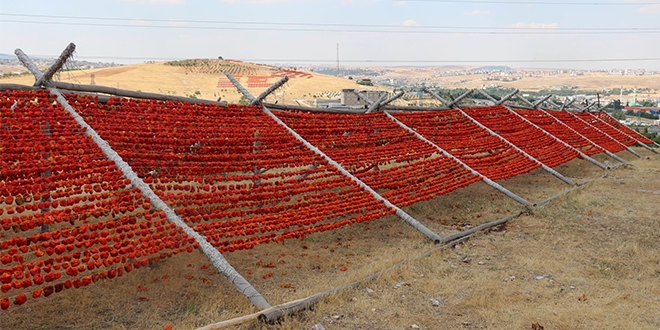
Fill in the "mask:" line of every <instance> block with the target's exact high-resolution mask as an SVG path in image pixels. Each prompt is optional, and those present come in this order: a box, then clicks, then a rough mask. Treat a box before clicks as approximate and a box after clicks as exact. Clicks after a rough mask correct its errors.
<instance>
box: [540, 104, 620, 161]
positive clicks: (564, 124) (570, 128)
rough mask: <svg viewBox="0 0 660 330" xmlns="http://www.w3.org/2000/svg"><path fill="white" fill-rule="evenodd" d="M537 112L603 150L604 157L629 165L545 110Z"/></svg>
mask: <svg viewBox="0 0 660 330" xmlns="http://www.w3.org/2000/svg"><path fill="white" fill-rule="evenodd" d="M539 110H541V111H543V113H545V114H546V115H548V116H550V117H552V118H553V119H554V120H555V122H557V123H558V124H560V125H562V126H564V128H567V129H568V130H570V131H572V132H573V133H575V134H577V135H579V136H581V137H582V138H583V139H585V140H587V141H589V143H591V144H592V145H593V146H595V147H597V148H599V149H600V150H603V152H604V153H605V154H606V155H608V156H610V157H612V158H614V159H616V160H617V161H618V162H620V163H623V164H629V163H628V162H627V161H626V160H625V159H623V158H621V157H619V156H617V155H615V154H614V153H612V152H611V151H609V150H607V149H605V148H603V147H601V146H600V145H598V144H597V143H595V142H594V141H591V140H590V139H589V138H588V137H586V136H584V135H582V134H580V132H578V131H576V130H575V129H573V127H570V126H568V124H566V123H564V122H563V121H561V120H559V118H556V117H555V116H553V115H551V114H550V113H549V112H548V110H545V109H539Z"/></svg>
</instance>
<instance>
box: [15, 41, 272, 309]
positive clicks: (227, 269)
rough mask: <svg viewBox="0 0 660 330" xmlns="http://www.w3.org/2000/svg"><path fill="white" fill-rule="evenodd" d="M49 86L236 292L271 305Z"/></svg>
mask: <svg viewBox="0 0 660 330" xmlns="http://www.w3.org/2000/svg"><path fill="white" fill-rule="evenodd" d="M16 53H17V55H18V53H20V54H22V55H23V60H22V61H21V62H23V61H25V62H23V63H24V64H26V67H27V68H28V70H30V71H31V72H32V74H33V75H34V76H35V78H36V79H37V80H38V79H39V78H42V77H43V73H42V72H41V71H40V70H38V69H36V65H34V63H33V62H32V60H30V58H29V57H28V56H27V55H25V54H24V53H23V51H21V50H20V49H17V50H16ZM48 90H49V91H50V92H51V93H52V94H55V95H56V96H57V101H58V102H59V103H60V104H61V105H62V106H63V107H64V109H65V110H67V111H68V112H69V114H70V115H71V116H72V117H73V119H74V120H75V121H76V122H77V123H78V125H80V126H81V127H82V128H84V129H85V134H87V135H89V136H90V137H91V138H92V140H93V141H94V142H95V143H96V144H97V145H98V146H99V148H101V150H102V151H103V153H104V154H105V155H106V157H107V158H108V159H110V160H112V161H114V163H115V166H116V167H117V168H118V169H119V170H120V171H121V172H122V174H123V175H124V177H125V178H127V179H128V180H130V181H131V184H132V185H133V186H135V187H137V188H138V189H140V191H141V192H142V195H144V196H145V197H147V198H149V199H150V200H151V204H152V205H153V206H154V207H155V208H157V209H159V210H161V211H163V212H165V215H166V217H167V220H168V221H170V222H172V223H174V224H176V225H177V226H178V227H180V228H182V229H183V231H184V232H185V233H186V234H187V235H188V236H190V237H192V238H193V239H194V240H195V241H196V242H197V243H199V248H200V250H201V251H202V252H203V253H204V254H205V255H206V256H207V257H208V258H209V260H210V261H211V262H212V263H213V265H214V266H215V267H216V268H217V269H218V271H219V272H220V273H221V274H223V275H224V276H225V277H227V279H229V280H230V281H231V282H232V284H234V287H235V288H236V289H237V290H238V291H239V292H241V293H242V294H244V295H246V296H247V297H248V299H249V300H250V301H251V302H252V304H254V305H255V306H256V307H257V308H259V309H262V310H263V309H266V308H268V307H270V304H269V303H268V302H267V301H266V299H265V298H264V297H263V296H262V295H261V294H260V293H259V292H257V290H256V289H254V287H253V286H252V285H251V284H250V283H249V282H248V281H247V280H245V278H243V277H242V276H241V275H240V274H239V273H238V272H237V271H236V269H234V268H233V267H232V266H231V265H230V264H229V262H227V260H226V259H225V258H224V257H223V256H222V254H221V253H220V252H219V251H218V250H217V249H216V248H215V247H213V246H212V245H211V244H210V243H209V242H208V241H207V240H206V239H205V238H204V237H203V236H201V235H200V234H199V233H197V232H196V231H195V230H193V229H192V228H191V227H189V226H188V225H187V224H186V223H185V222H184V221H183V220H182V219H181V218H180V217H179V216H178V215H177V214H176V213H175V212H174V210H172V209H171V208H170V207H169V206H168V205H167V204H166V203H165V202H164V201H163V200H162V199H160V197H159V196H158V195H156V193H155V192H154V191H153V190H152V189H151V187H149V185H147V184H146V183H145V182H144V181H143V180H142V179H141V178H140V177H138V175H137V173H135V171H133V169H132V168H131V166H130V165H129V164H128V163H126V162H125V161H124V160H123V159H122V158H121V156H120V155H119V154H118V153H117V152H116V151H115V150H114V149H112V147H110V144H109V143H108V142H107V141H105V140H104V139H103V138H102V137H101V136H100V135H99V134H98V133H97V132H96V131H95V130H94V128H92V127H91V126H90V125H89V124H87V122H85V119H84V118H83V117H82V116H81V115H80V114H78V112H77V111H76V110H75V109H73V107H71V105H70V104H69V102H68V101H67V100H66V98H65V97H64V96H62V94H61V93H60V92H59V90H57V88H55V87H50V88H49V89H48Z"/></svg>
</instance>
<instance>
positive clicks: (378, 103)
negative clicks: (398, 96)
mask: <svg viewBox="0 0 660 330" xmlns="http://www.w3.org/2000/svg"><path fill="white" fill-rule="evenodd" d="M386 98H387V94H383V96H381V97H380V98H379V99H378V100H376V102H374V103H372V104H371V106H370V107H369V109H367V111H366V112H365V113H371V112H373V111H376V110H378V108H380V105H381V104H382V103H383V102H384V101H385V99H386Z"/></svg>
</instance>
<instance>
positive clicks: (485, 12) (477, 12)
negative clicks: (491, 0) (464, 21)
mask: <svg viewBox="0 0 660 330" xmlns="http://www.w3.org/2000/svg"><path fill="white" fill-rule="evenodd" d="M463 15H468V16H478V15H490V10H473V11H466V12H464V13H463Z"/></svg>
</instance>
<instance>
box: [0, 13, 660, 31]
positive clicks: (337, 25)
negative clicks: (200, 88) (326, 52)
mask: <svg viewBox="0 0 660 330" xmlns="http://www.w3.org/2000/svg"><path fill="white" fill-rule="evenodd" d="M0 16H10V17H35V18H51V19H78V20H98V21H121V22H160V23H176V24H183V23H199V24H232V25H275V26H323V27H361V28H398V29H457V30H462V29H465V30H512V31H520V30H543V29H548V28H547V27H546V28H543V27H539V26H521V27H513V26H449V25H415V26H402V25H393V24H346V23H304V22H272V21H271V22H269V21H218V20H184V19H156V18H123V17H100V16H63V15H35V14H18V13H0ZM21 22H23V21H21ZM25 22H29V21H25ZM57 23H67V24H68V23H71V22H57ZM77 24H83V23H77ZM84 24H87V23H84ZM120 26H126V25H120ZM135 26H140V25H135ZM168 27H169V26H168ZM269 30H270V29H269ZM552 30H560V31H660V28H647V27H604V28H593V27H552ZM370 31H371V30H370Z"/></svg>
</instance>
